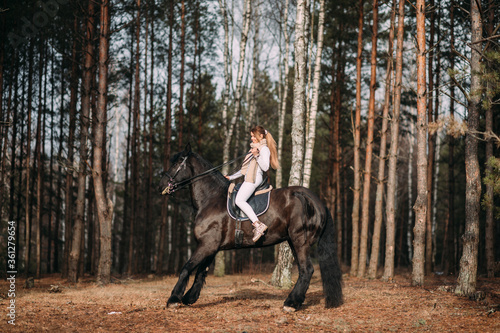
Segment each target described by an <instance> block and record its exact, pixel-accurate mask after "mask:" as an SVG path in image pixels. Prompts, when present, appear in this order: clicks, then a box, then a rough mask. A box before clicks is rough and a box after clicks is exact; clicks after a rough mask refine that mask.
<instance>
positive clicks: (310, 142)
mask: <svg viewBox="0 0 500 333" xmlns="http://www.w3.org/2000/svg"><path fill="white" fill-rule="evenodd" d="M319 3H320V9H319V18H318V38H317V48H316V59H315V63H314V78H313V95H312V101H311V109H310V112H309V119H308V123H307V124H306V126H307V127H308V131H307V132H308V136H307V137H306V151H305V155H304V176H303V177H304V179H303V186H304V187H309V181H310V179H311V169H312V159H313V152H314V142H315V139H316V118H317V113H318V99H319V81H320V75H321V55H322V53H323V38H324V34H323V31H324V25H325V24H324V23H325V0H320V2H319ZM312 42H313V41H312V40H311V45H312ZM339 111H340V106H339ZM339 222H340V221H339Z"/></svg>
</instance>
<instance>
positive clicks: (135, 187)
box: [127, 0, 141, 276]
mask: <svg viewBox="0 0 500 333" xmlns="http://www.w3.org/2000/svg"><path fill="white" fill-rule="evenodd" d="M136 4H137V16H136V21H135V43H136V48H135V71H134V112H133V117H134V120H133V129H132V205H131V208H132V211H131V217H130V234H129V244H128V246H129V247H128V251H129V252H128V258H129V260H128V268H127V274H128V275H129V276H131V275H132V274H134V264H135V261H136V260H137V258H135V256H134V252H135V251H137V250H138V247H137V246H136V245H137V244H136V242H138V239H137V237H136V232H135V227H136V226H137V225H136V224H137V222H139V218H138V216H139V213H138V211H139V207H138V206H139V159H140V157H139V156H140V152H139V150H140V143H139V142H140V141H139V130H140V124H139V123H140V117H141V110H140V101H141V88H140V83H141V82H140V80H141V79H140V70H141V65H140V57H141V50H140V41H141V0H137V1H136ZM138 229H140V228H138ZM136 254H137V252H136ZM134 259H135V260H134Z"/></svg>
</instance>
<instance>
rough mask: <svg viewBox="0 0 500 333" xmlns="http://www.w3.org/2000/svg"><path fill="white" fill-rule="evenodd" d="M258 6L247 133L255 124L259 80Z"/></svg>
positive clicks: (257, 9) (255, 20)
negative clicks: (256, 94)
mask: <svg viewBox="0 0 500 333" xmlns="http://www.w3.org/2000/svg"><path fill="white" fill-rule="evenodd" d="M259 6H260V2H258V3H257V7H256V8H255V16H254V17H255V18H254V24H255V33H254V36H253V60H252V84H251V86H250V92H249V94H250V98H248V101H249V107H248V116H247V127H246V128H245V130H246V131H247V132H250V130H251V129H252V127H253V126H254V125H256V124H254V121H255V113H256V112H255V111H256V107H255V101H256V98H255V90H256V88H257V84H258V78H259V55H260V49H259V47H260V45H259V19H260V15H259Z"/></svg>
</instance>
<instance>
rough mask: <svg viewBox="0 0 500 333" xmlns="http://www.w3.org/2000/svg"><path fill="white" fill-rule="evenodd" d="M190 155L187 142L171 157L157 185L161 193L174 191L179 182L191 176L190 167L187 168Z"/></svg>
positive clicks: (189, 146)
mask: <svg viewBox="0 0 500 333" xmlns="http://www.w3.org/2000/svg"><path fill="white" fill-rule="evenodd" d="M190 156H192V152H191V145H190V144H189V143H188V144H187V145H186V147H185V148H184V150H183V151H181V152H179V153H177V154H175V155H174V156H173V157H172V159H171V166H170V168H169V169H168V171H167V172H164V173H163V176H162V177H161V180H160V185H159V187H158V191H159V192H160V193H161V194H162V195H166V194H171V193H173V192H175V190H176V188H177V186H178V185H179V183H180V182H182V181H183V180H186V179H188V178H189V177H191V176H192V174H191V170H190V168H187V163H188V160H189V157H190Z"/></svg>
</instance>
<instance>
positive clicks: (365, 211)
mask: <svg viewBox="0 0 500 333" xmlns="http://www.w3.org/2000/svg"><path fill="white" fill-rule="evenodd" d="M377 39H378V0H373V31H372V52H371V74H370V75H371V78H370V99H369V102H368V121H367V138H366V158H365V170H364V180H363V202H362V207H361V236H360V243H359V263H358V277H363V276H364V275H365V271H366V260H367V256H368V253H367V252H368V226H369V224H370V186H371V177H372V175H371V173H372V155H373V132H374V126H375V90H376V85H377Z"/></svg>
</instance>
